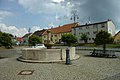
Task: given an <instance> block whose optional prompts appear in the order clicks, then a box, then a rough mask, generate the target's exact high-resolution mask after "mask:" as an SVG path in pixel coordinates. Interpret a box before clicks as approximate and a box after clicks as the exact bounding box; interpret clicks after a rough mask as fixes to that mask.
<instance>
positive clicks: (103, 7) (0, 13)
mask: <svg viewBox="0 0 120 80" xmlns="http://www.w3.org/2000/svg"><path fill="white" fill-rule="evenodd" d="M119 4H120V0H0V30H1V31H2V32H7V33H11V34H13V35H16V36H18V37H22V36H23V35H25V34H26V33H28V30H29V28H30V29H31V32H34V31H36V30H41V29H47V28H51V27H57V26H60V25H64V24H69V23H73V19H72V20H71V18H73V13H75V14H76V16H77V17H79V19H76V22H79V23H80V24H85V23H88V22H89V20H90V22H91V23H94V22H102V21H106V20H108V19H111V20H112V21H113V22H114V24H115V25H116V32H117V31H119V30H120V5H119Z"/></svg>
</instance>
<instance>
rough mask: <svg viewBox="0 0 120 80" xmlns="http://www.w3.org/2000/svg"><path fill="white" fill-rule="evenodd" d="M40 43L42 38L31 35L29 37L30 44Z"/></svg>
mask: <svg viewBox="0 0 120 80" xmlns="http://www.w3.org/2000/svg"><path fill="white" fill-rule="evenodd" d="M41 43H42V38H41V37H38V36H35V35H32V36H30V37H29V44H30V45H32V46H35V44H41Z"/></svg>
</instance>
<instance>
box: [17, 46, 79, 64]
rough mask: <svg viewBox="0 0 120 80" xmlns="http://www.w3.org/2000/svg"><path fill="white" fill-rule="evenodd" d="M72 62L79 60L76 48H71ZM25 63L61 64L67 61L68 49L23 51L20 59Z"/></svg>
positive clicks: (31, 49)
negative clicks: (60, 62)
mask: <svg viewBox="0 0 120 80" xmlns="http://www.w3.org/2000/svg"><path fill="white" fill-rule="evenodd" d="M69 50H70V51H69V54H70V60H74V59H78V58H79V56H78V55H76V53H75V47H70V48H69ZM18 60H20V61H25V62H59V61H65V60H66V49H36V48H24V49H22V56H21V57H19V58H18Z"/></svg>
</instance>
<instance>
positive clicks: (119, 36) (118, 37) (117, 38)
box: [114, 31, 120, 43]
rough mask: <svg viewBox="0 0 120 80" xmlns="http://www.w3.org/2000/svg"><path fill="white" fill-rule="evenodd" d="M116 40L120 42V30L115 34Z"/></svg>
mask: <svg viewBox="0 0 120 80" xmlns="http://www.w3.org/2000/svg"><path fill="white" fill-rule="evenodd" d="M114 42H115V43H120V31H119V32H118V33H117V34H115V36H114Z"/></svg>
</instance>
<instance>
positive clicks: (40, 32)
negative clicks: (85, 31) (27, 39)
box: [32, 29, 46, 37]
mask: <svg viewBox="0 0 120 80" xmlns="http://www.w3.org/2000/svg"><path fill="white" fill-rule="evenodd" d="M45 31H46V29H43V30H37V31H35V32H34V33H33V34H32V35H35V36H39V37H42V36H43V33H44V32H45Z"/></svg>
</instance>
